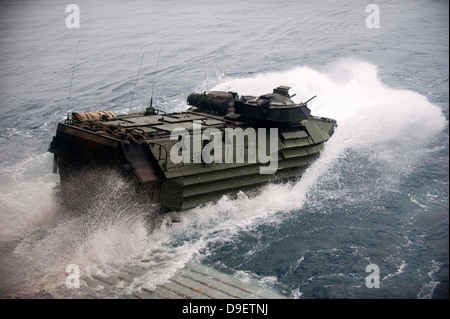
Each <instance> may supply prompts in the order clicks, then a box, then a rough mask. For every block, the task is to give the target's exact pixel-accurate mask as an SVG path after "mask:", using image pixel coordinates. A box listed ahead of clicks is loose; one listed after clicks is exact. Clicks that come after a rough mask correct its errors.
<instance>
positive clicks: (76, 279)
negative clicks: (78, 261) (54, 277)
mask: <svg viewBox="0 0 450 319" xmlns="http://www.w3.org/2000/svg"><path fill="white" fill-rule="evenodd" d="M66 273H68V274H69V275H68V276H67V277H66V287H67V288H69V289H74V288H76V289H78V288H80V267H78V265H75V264H69V265H67V267H66Z"/></svg>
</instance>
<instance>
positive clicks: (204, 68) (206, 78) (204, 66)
mask: <svg viewBox="0 0 450 319" xmlns="http://www.w3.org/2000/svg"><path fill="white" fill-rule="evenodd" d="M203 72H204V73H205V81H206V91H209V89H208V77H207V76H206V65H205V51H203Z"/></svg>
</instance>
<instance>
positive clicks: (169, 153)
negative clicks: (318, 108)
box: [49, 86, 336, 210]
mask: <svg viewBox="0 0 450 319" xmlns="http://www.w3.org/2000/svg"><path fill="white" fill-rule="evenodd" d="M288 90H289V87H284V86H280V87H278V88H276V89H274V91H273V93H271V94H265V95H262V96H259V97H256V96H239V95H238V94H237V93H234V92H217V91H216V92H210V93H208V94H206V93H203V94H197V93H191V94H190V95H189V96H188V99H187V100H188V104H190V105H191V107H190V108H189V109H188V110H186V111H185V112H180V113H171V114H167V113H165V112H162V111H158V110H155V109H153V108H152V107H149V108H147V110H146V111H143V112H139V113H132V114H127V115H117V116H116V115H115V114H114V113H112V112H89V113H82V114H78V113H73V114H72V119H70V120H67V121H65V122H63V123H58V128H57V132H56V136H55V137H54V138H53V141H52V143H51V146H50V149H49V151H50V152H52V153H54V154H55V156H54V159H55V168H54V171H56V170H57V168H59V173H60V176H61V185H62V186H64V184H65V183H68V182H69V181H70V182H72V183H73V182H74V181H76V179H77V174H79V171H80V170H83V169H85V168H87V167H110V168H114V169H117V170H119V171H121V172H123V173H125V174H127V175H128V176H130V177H132V178H133V179H135V180H136V181H138V184H139V185H140V186H139V187H140V188H141V189H142V191H143V193H144V194H145V196H148V198H149V199H150V200H151V201H152V202H154V203H158V204H160V205H161V207H163V208H165V209H168V210H185V209H189V208H192V207H195V206H198V205H201V204H204V203H208V202H213V201H215V200H217V199H219V198H220V197H221V196H223V195H224V194H233V193H237V192H238V191H241V190H242V191H245V190H249V189H254V188H255V187H257V186H260V185H263V184H265V183H268V182H273V181H278V180H283V179H288V178H292V177H298V176H301V175H302V173H303V172H304V170H305V169H306V168H307V167H308V165H310V164H311V163H312V162H313V161H314V160H315V159H316V158H317V157H318V156H319V153H320V151H321V150H322V149H323V147H324V142H325V141H327V140H328V139H329V138H330V137H331V136H332V134H333V132H334V128H335V127H336V121H334V120H332V119H328V118H319V117H315V116H312V115H310V110H309V108H308V107H307V104H306V103H300V104H296V103H294V102H293V101H292V100H291V96H289V93H288ZM80 183H81V181H80Z"/></svg>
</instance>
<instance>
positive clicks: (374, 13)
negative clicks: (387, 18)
mask: <svg viewBox="0 0 450 319" xmlns="http://www.w3.org/2000/svg"><path fill="white" fill-rule="evenodd" d="M366 12H367V13H370V14H369V15H368V16H367V18H366V27H367V28H369V29H373V28H376V29H379V28H380V7H379V6H378V5H376V4H369V5H368V6H367V7H366Z"/></svg>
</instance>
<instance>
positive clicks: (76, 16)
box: [66, 4, 80, 29]
mask: <svg viewBox="0 0 450 319" xmlns="http://www.w3.org/2000/svg"><path fill="white" fill-rule="evenodd" d="M66 12H68V13H69V12H70V14H69V15H68V16H67V17H66V27H67V29H79V28H80V7H79V6H77V5H76V4H69V5H67V7H66Z"/></svg>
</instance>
